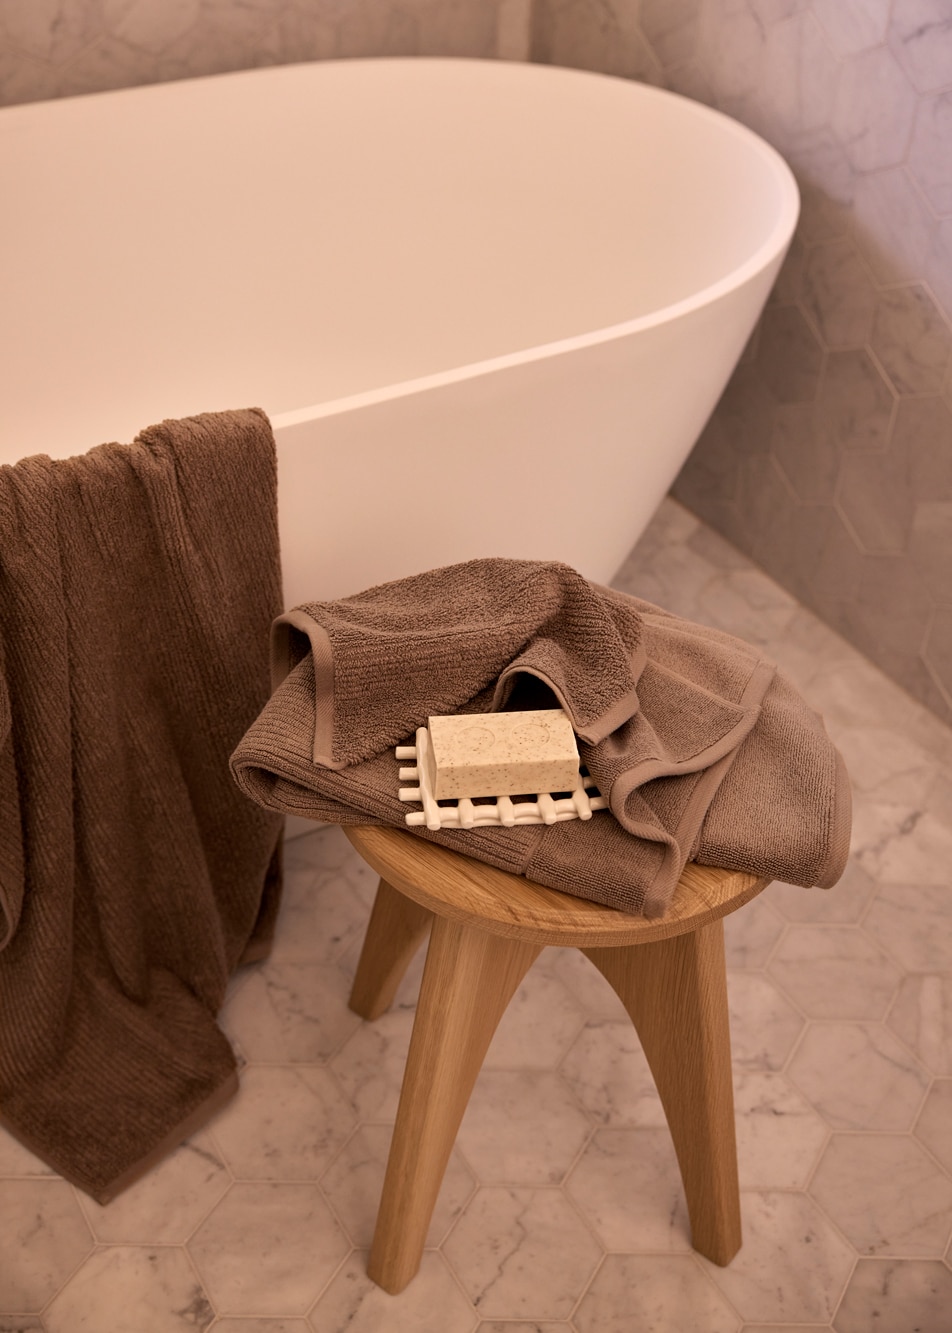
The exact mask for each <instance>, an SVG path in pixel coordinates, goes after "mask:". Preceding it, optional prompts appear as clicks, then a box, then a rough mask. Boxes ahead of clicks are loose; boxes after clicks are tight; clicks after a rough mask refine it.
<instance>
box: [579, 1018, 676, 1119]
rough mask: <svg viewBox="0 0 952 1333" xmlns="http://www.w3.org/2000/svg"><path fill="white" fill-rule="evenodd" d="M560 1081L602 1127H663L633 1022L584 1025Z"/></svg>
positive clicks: (660, 1110)
mask: <svg viewBox="0 0 952 1333" xmlns="http://www.w3.org/2000/svg"><path fill="white" fill-rule="evenodd" d="M561 1072H562V1077H563V1078H564V1079H565V1080H566V1082H567V1083H568V1085H569V1087H570V1088H571V1089H572V1091H573V1092H574V1093H575V1095H576V1097H577V1098H578V1099H579V1101H580V1102H581V1103H582V1105H583V1106H584V1107H585V1109H586V1111H588V1113H589V1115H591V1116H592V1117H593V1118H594V1119H595V1120H597V1121H598V1123H599V1124H601V1125H611V1126H613V1127H614V1128H616V1129H621V1128H622V1127H628V1128H632V1129H634V1128H637V1127H639V1126H641V1127H654V1128H657V1127H659V1126H662V1125H664V1124H665V1123H666V1121H665V1116H664V1110H663V1108H662V1106H661V1099H660V1098H659V1096H658V1090H657V1088H656V1087H655V1081H654V1078H653V1076H652V1073H651V1070H650V1069H649V1068H648V1061H647V1060H646V1058H645V1053H644V1051H643V1050H642V1048H641V1042H640V1041H639V1040H638V1034H637V1033H636V1032H635V1029H634V1027H633V1026H632V1024H631V1021H630V1020H629V1019H628V1018H627V1016H626V1018H625V1021H624V1022H622V1023H592V1022H590V1023H588V1024H587V1026H586V1027H585V1028H584V1029H583V1030H582V1032H581V1033H580V1034H579V1036H578V1038H577V1039H576V1041H575V1042H574V1044H573V1045H572V1048H571V1050H570V1051H569V1052H568V1054H567V1055H566V1057H565V1059H564V1060H563V1061H562V1070H561Z"/></svg>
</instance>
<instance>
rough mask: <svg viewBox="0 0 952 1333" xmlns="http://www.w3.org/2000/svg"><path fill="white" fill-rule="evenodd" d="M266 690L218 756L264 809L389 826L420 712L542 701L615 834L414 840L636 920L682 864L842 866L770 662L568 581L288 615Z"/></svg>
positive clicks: (581, 830) (533, 570)
mask: <svg viewBox="0 0 952 1333" xmlns="http://www.w3.org/2000/svg"><path fill="white" fill-rule="evenodd" d="M494 608H496V610H495V613H494ZM272 678H273V683H274V687H275V688H274V693H273V695H272V697H271V700H270V701H269V703H268V704H267V706H266V707H265V708H264V709H263V711H262V713H261V715H260V717H259V718H258V719H257V720H256V721H255V723H254V724H253V725H252V726H251V727H250V728H249V730H248V732H247V734H246V735H245V736H244V738H243V739H242V741H241V743H240V745H239V746H238V747H237V749H236V751H235V754H234V755H233V756H232V767H233V770H234V772H235V777H236V780H237V781H238V783H239V785H240V786H241V787H242V788H243V789H244V790H245V791H246V792H247V793H248V795H249V796H251V797H252V798H253V799H254V800H256V801H257V802H259V803H260V804H262V805H264V806H266V807H267V808H269V809H273V810H282V811H290V812H293V813H295V814H298V815H304V816H310V817H311V818H316V819H330V820H334V821H337V822H340V823H387V824H392V825H395V826H397V827H405V815H406V810H407V807H406V806H405V805H404V804H403V803H402V802H401V801H400V800H399V797H398V794H397V793H398V787H399V781H398V773H397V765H396V762H395V759H394V755H393V749H392V747H393V746H394V745H395V744H399V743H412V740H413V731H414V729H415V728H416V727H417V726H422V725H425V723H426V719H427V717H428V716H429V715H430V714H431V713H444V712H445V713H449V712H487V711H491V710H493V709H498V708H501V707H505V708H510V709H512V708H521V707H545V706H554V705H555V704H556V703H560V704H561V705H562V706H563V707H564V708H565V709H566V711H567V712H568V713H569V716H570V717H571V718H572V719H573V724H574V726H575V730H576V732H577V734H578V735H579V737H580V746H579V749H580V753H581V756H582V759H583V761H584V762H585V763H586V765H587V767H588V770H589V772H590V773H591V775H592V778H593V779H594V781H595V782H596V783H597V785H598V787H599V790H600V791H601V792H602V794H603V795H605V796H606V797H607V798H608V801H609V804H610V808H611V812H612V814H613V815H614V818H608V817H602V816H600V815H596V816H595V817H594V818H593V819H592V820H590V821H585V822H582V821H567V822H564V823H558V824H554V825H551V826H539V825H535V826H529V825H521V826H516V827H514V828H496V827H493V828H486V827H483V828H476V829H472V830H468V831H466V832H462V831H454V830H441V831H440V832H437V833H431V832H429V831H427V830H426V829H419V828H414V829H413V830H412V831H413V832H414V833H416V834H418V836H420V837H425V838H429V839H431V840H433V841H435V842H439V843H441V844H443V845H444V846H448V847H452V848H455V849H457V850H459V851H464V852H466V853H468V854H469V855H471V856H474V857H476V858H478V859H481V860H485V861H488V862H490V863H491V864H493V865H497V866H499V867H500V868H502V869H504V870H509V871H512V872H514V873H517V874H524V875H526V876H527V877H528V878H530V879H532V880H535V881H536V882H538V883H540V884H546V885H549V886H551V887H553V888H558V889H562V890H563V891H565V892H568V893H574V894H576V895H578V896H580V897H585V898H591V899H593V900H595V901H598V902H604V903H608V904H610V905H612V906H615V907H619V908H622V909H623V910H625V911H628V912H633V913H637V914H643V915H645V916H658V915H660V914H662V913H663V912H664V911H665V909H666V908H667V906H668V904H669V902H670V899H671V895H672V893H673V891H674V888H675V885H676V884H677V881H678V879H679V877H680V875H681V872H682V871H683V869H684V865H685V864H686V862H687V861H688V860H689V859H695V860H698V861H705V862H707V863H709V864H713V865H722V866H727V867H729V868H733V869H743V870H750V871H752V872H755V873H757V874H762V875H769V876H770V877H771V878H782V879H784V880H786V881H788V882H790V883H798V884H804V885H813V884H818V885H822V886H824V887H828V886H830V885H832V884H833V883H835V882H836V880H837V879H838V878H839V876H840V875H841V873H842V871H843V868H844V866H845V862H846V857H847V854H848V849H849V828H850V796H849V783H848V779H847V776H846V772H845V769H844V766H843V763H842V760H841V759H840V756H839V754H838V753H837V751H836V749H835V747H834V746H833V745H832V744H831V742H830V740H829V738H828V737H827V735H826V732H825V730H824V728H823V724H822V721H821V719H820V718H819V717H818V715H817V714H816V713H814V712H813V710H812V709H810V708H809V707H808V706H807V705H806V703H805V702H804V701H803V699H802V698H800V696H799V695H798V694H797V692H796V691H795V690H794V689H793V687H792V686H791V685H790V683H789V682H788V681H787V680H785V678H784V677H783V676H782V674H781V673H780V672H779V671H777V669H776V667H775V666H774V664H773V663H771V662H768V661H766V660H764V659H763V658H762V657H761V655H760V654H759V652H758V651H757V650H756V649H754V648H753V647H751V646H750V645H748V644H746V643H744V642H742V641H741V640H739V639H736V638H734V637H733V636H731V635H728V634H723V633H721V632H720V631H718V630H713V629H709V628H707V627H705V626H701V625H696V624H693V623H692V622H689V621H686V620H683V619H681V618H679V617H677V616H673V615H671V614H669V613H667V612H665V611H663V610H662V609H661V608H659V607H656V606H653V605H651V604H650V603H647V602H643V601H640V600H638V599H637V598H633V597H629V596H627V595H625V594H623V593H619V592H615V591H613V590H611V589H608V588H602V587H600V586H598V585H596V584H590V583H587V582H586V581H585V580H584V579H582V578H581V576H580V575H578V574H577V573H576V572H575V571H574V570H571V569H569V568H568V567H567V566H565V565H561V564H558V563H553V562H539V561H517V560H477V561H468V562H466V563H465V564H461V565H451V566H448V567H446V568H444V569H438V570H431V571H429V572H428V573H425V574H419V575H416V576H414V577H413V578H410V579H402V580H398V581H397V582H394V583H389V584H382V585H380V586H379V587H376V588H372V589H369V590H368V591H367V592H365V593H362V594H360V595H358V596H356V597H350V598H343V599H341V600H340V601H337V602H328V603H311V604H308V605H305V606H301V607H297V608H295V609H294V610H293V611H290V612H288V613H286V614H285V615H283V616H281V617H279V619H278V620H277V621H276V622H275V625H274V628H273V630H272Z"/></svg>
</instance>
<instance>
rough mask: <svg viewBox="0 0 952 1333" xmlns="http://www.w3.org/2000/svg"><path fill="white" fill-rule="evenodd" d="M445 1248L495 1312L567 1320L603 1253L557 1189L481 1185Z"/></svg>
mask: <svg viewBox="0 0 952 1333" xmlns="http://www.w3.org/2000/svg"><path fill="white" fill-rule="evenodd" d="M443 1254H444V1256H445V1257H446V1259H447V1261H448V1262H449V1264H450V1265H451V1266H452V1268H453V1269H454V1271H455V1273H456V1276H457V1277H458V1278H459V1280H460V1282H461V1283H462V1285H463V1289H464V1290H465V1291H466V1292H468V1294H469V1297H470V1300H471V1301H472V1302H473V1304H474V1305H475V1307H476V1309H477V1310H478V1311H479V1313H480V1314H481V1315H482V1316H483V1317H484V1318H487V1319H492V1318H503V1317H508V1318H513V1319H566V1318H567V1317H568V1315H569V1314H570V1313H571V1311H572V1307H573V1306H574V1305H575V1303H576V1301H577V1300H578V1298H579V1296H580V1295H581V1293H582V1292H583V1291H584V1289H585V1287H586V1286H587V1284H588V1281H589V1279H590V1277H591V1276H592V1273H593V1272H594V1271H595V1267H596V1265H597V1264H598V1261H599V1260H600V1259H601V1257H602V1252H601V1250H600V1249H599V1247H598V1245H596V1243H595V1241H594V1240H593V1239H592V1235H591V1232H590V1231H589V1230H588V1228H587V1227H586V1226H585V1225H584V1223H583V1222H582V1221H581V1219H580V1218H579V1216H578V1214H577V1213H576V1212H575V1210H574V1209H573V1208H572V1206H571V1204H570V1203H569V1202H568V1201H567V1200H566V1198H565V1196H564V1194H563V1193H562V1191H561V1190H553V1189H541V1190H523V1189H482V1190H479V1192H478V1193H477V1194H476V1195H475V1196H474V1198H473V1200H472V1201H471V1202H470V1204H469V1206H468V1207H467V1209H466V1211H465V1213H464V1214H463V1216H462V1217H461V1218H460V1220H459V1222H457V1224H456V1226H455V1227H454V1228H453V1230H452V1231H451V1232H450V1235H449V1237H448V1238H447V1240H446V1241H445V1242H444V1244H443Z"/></svg>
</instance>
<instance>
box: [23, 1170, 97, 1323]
mask: <svg viewBox="0 0 952 1333" xmlns="http://www.w3.org/2000/svg"><path fill="white" fill-rule="evenodd" d="M92 1249H93V1237H92V1235H91V1233H90V1230H89V1227H88V1226H87V1225H86V1221H85V1219H84V1217H83V1214H82V1212H81V1211H80V1207H79V1204H78V1203H77V1202H76V1198H75V1195H74V1193H73V1190H72V1188H71V1187H70V1186H69V1185H67V1184H66V1182H65V1181H63V1180H4V1181H3V1183H2V1189H0V1254H2V1255H3V1265H2V1267H0V1311H4V1312H7V1311H9V1312H10V1313H13V1312H14V1311H18V1312H22V1313H24V1314H25V1313H28V1312H30V1311H40V1310H42V1309H43V1307H44V1306H45V1305H46V1303H47V1301H48V1300H49V1299H50V1298H51V1297H52V1296H55V1294H56V1293H57V1292H58V1291H59V1290H60V1288H61V1287H62V1286H63V1283H64V1282H66V1281H67V1279H68V1278H69V1277H70V1275H71V1274H72V1273H73V1271H74V1270H75V1269H76V1268H77V1267H78V1265H79V1264H80V1263H82V1261H83V1260H84V1259H85V1258H86V1256H87V1255H88V1254H89V1252H90V1251H91V1250H92Z"/></svg>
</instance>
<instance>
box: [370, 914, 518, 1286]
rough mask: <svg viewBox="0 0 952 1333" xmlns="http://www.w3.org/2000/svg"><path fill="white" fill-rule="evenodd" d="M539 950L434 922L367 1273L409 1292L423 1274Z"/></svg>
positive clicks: (460, 926) (438, 919)
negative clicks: (492, 1050) (497, 1038)
mask: <svg viewBox="0 0 952 1333" xmlns="http://www.w3.org/2000/svg"><path fill="white" fill-rule="evenodd" d="M540 951H541V946H540V945H538V944H529V943H526V942H525V941H523V940H512V939H504V938H502V937H501V936H498V935H490V934H487V933H486V932H485V931H481V930H476V929H474V928H473V927H471V926H467V925H463V924H461V923H459V922H456V921H450V920H448V919H446V918H445V917H440V916H437V917H435V919H434V921H433V930H432V934H431V936H430V947H429V950H428V952H427V958H426V967H425V968H424V972H423V984H422V986H421V988H420V999H419V1002H418V1004H417V1012H416V1019H415V1022H414V1025H413V1036H412V1038H411V1041H410V1051H409V1054H408V1056H407V1065H406V1072H405V1073H404V1076H403V1089H402V1092H401V1094H400V1106H399V1109H398V1111H397V1122H396V1125H395V1127H394V1132H393V1141H392V1143H391V1146H390V1157H389V1160H388V1162H387V1174H386V1178H385V1180H384V1186H383V1195H382V1197H381V1201H380V1210H379V1212H378V1214H377V1229H376V1232H375V1233H374V1242H373V1248H372V1250H371V1253H370V1261H369V1263H368V1265H367V1273H368V1275H369V1277H370V1278H372V1280H373V1281H374V1282H376V1283H377V1284H378V1286H381V1287H383V1289H384V1291H389V1292H391V1293H393V1294H396V1293H397V1292H399V1291H402V1290H403V1288H404V1287H405V1286H406V1285H407V1283H408V1282H409V1281H410V1279H411V1278H412V1277H413V1276H414V1274H415V1273H416V1271H417V1269H418V1268H419V1266H420V1260H421V1258H422V1255H423V1245H424V1242H425V1240H426V1233H427V1230H428V1228H429V1225H430V1218H431V1216H432V1213H433V1207H434V1205H435V1203H436V1196H437V1194H438V1193H439V1189H440V1184H441V1183H442V1180H443V1174H444V1172H445V1170H446V1164H447V1162H448V1160H449V1155H450V1152H451V1151H452V1148H453V1144H454V1142H455V1140H456V1134H457V1131H458V1130H459V1126H460V1121H461V1120H462V1118H463V1113H464V1111H465V1110H466V1105H467V1103H468V1101H469V1097H470V1093H471V1092H472V1090H473V1084H474V1083H475V1082H476V1077H477V1075H478V1074H479V1071H480V1068H481V1067H482V1063H483V1059H484V1057H485V1055H486V1051H487V1050H488V1048H489V1043H490V1041H491V1040H492V1037H493V1033H494V1032H495V1031H496V1027H497V1026H498V1023H499V1020H500V1018H501V1017H502V1015H503V1013H504V1012H505V1009H506V1006H507V1005H508V1003H509V1001H510V999H511V998H512V996H513V994H514V993H515V991H516V989H517V987H518V986H519V983H520V982H521V981H522V978H523V977H524V976H525V974H526V973H527V972H528V970H529V968H530V967H531V966H532V964H533V962H534V961H535V959H536V958H537V957H538V955H539V953H540Z"/></svg>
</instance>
